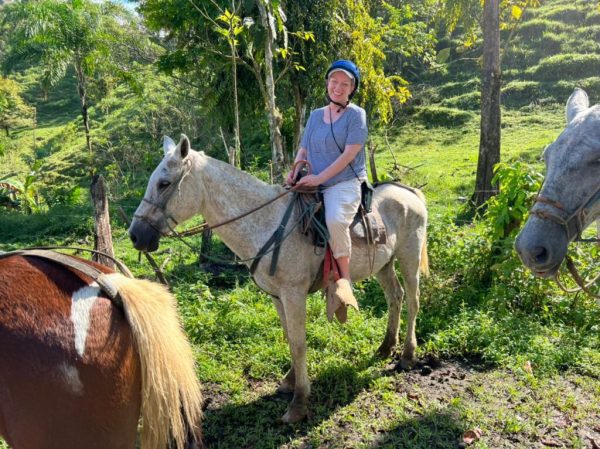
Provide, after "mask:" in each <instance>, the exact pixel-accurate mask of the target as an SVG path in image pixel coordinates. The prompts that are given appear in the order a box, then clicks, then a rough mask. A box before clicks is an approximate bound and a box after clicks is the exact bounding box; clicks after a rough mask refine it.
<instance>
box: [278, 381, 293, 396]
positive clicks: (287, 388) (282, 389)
mask: <svg viewBox="0 0 600 449" xmlns="http://www.w3.org/2000/svg"><path fill="white" fill-rule="evenodd" d="M275 393H277V394H293V393H294V386H293V385H290V384H288V383H286V382H282V383H281V384H279V386H278V387H277V389H276V390H275Z"/></svg>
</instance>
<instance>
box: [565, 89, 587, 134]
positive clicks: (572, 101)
mask: <svg viewBox="0 0 600 449" xmlns="http://www.w3.org/2000/svg"><path fill="white" fill-rule="evenodd" d="M589 107H590V100H589V99H588V96H587V94H586V93H585V91H584V90H583V89H580V88H579V87H577V88H576V89H575V90H574V91H573V93H572V94H571V96H570V97H569V99H568V100H567V125H568V124H569V123H571V121H572V120H573V119H574V118H575V116H576V115H577V114H579V113H580V112H581V111H584V110H586V109H587V108H589Z"/></svg>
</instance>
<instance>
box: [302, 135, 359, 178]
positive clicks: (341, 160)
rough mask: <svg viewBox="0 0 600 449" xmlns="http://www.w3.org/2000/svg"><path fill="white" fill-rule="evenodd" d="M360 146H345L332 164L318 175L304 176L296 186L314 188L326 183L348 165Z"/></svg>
mask: <svg viewBox="0 0 600 449" xmlns="http://www.w3.org/2000/svg"><path fill="white" fill-rule="evenodd" d="M361 148H362V144H353V145H346V147H345V148H344V152H343V153H340V155H339V156H338V158H337V159H336V160H335V161H333V163H332V164H331V165H330V166H329V167H327V168H326V169H325V170H323V171H322V172H321V173H319V174H318V175H309V176H304V177H303V178H302V179H300V181H298V183H297V184H296V185H298V186H306V187H314V186H318V185H321V184H323V183H325V182H327V181H328V180H329V179H331V178H333V177H334V176H335V175H337V174H338V173H339V172H341V171H342V170H343V169H344V168H346V166H348V164H350V163H351V162H352V161H353V160H354V158H355V157H356V155H357V154H358V153H359V152H360V150H361Z"/></svg>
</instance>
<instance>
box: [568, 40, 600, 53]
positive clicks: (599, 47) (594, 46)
mask: <svg viewBox="0 0 600 449" xmlns="http://www.w3.org/2000/svg"><path fill="white" fill-rule="evenodd" d="M564 51H565V53H600V42H598V41H597V40H595V39H583V38H581V39H578V40H576V41H569V42H567V43H566V44H565V45H564Z"/></svg>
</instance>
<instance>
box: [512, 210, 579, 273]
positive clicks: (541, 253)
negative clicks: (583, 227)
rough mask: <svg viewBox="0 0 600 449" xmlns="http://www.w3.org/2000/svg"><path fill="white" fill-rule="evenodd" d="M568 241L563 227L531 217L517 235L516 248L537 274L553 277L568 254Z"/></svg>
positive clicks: (526, 264)
mask: <svg viewBox="0 0 600 449" xmlns="http://www.w3.org/2000/svg"><path fill="white" fill-rule="evenodd" d="M568 243H569V242H568V240H567V235H566V233H565V230H564V228H563V227H561V226H559V225H557V224H556V223H553V222H550V221H545V220H540V219H539V218H537V217H530V218H529V220H527V223H525V226H524V227H523V229H522V230H521V232H520V233H519V235H518V236H517V239H516V241H515V250H516V251H517V254H518V255H519V258H520V259H521V261H522V262H523V265H525V266H526V267H527V268H529V269H530V270H531V271H532V272H533V273H534V274H535V275H536V276H538V277H542V278H552V277H554V275H555V274H556V272H557V271H558V268H559V267H560V264H561V263H562V261H563V259H564V257H565V255H566V254H567V246H568Z"/></svg>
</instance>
